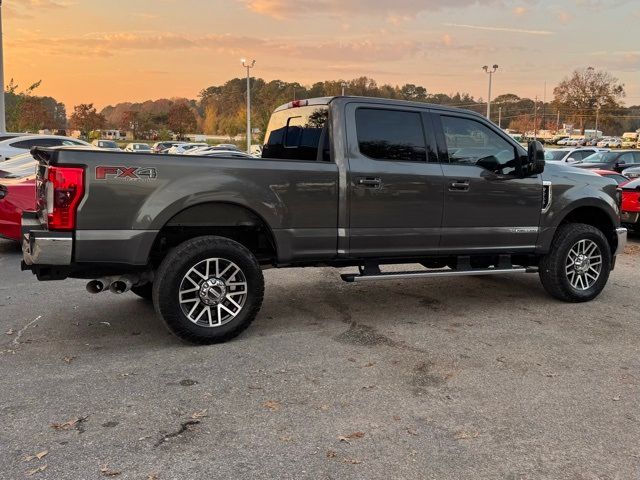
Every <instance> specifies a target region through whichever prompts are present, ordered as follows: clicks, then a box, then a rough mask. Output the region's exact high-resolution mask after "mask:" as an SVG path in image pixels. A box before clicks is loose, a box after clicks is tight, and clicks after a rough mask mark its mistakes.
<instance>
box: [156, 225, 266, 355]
mask: <svg viewBox="0 0 640 480" xmlns="http://www.w3.org/2000/svg"><path fill="white" fill-rule="evenodd" d="M153 293H154V294H153V299H154V300H153V303H154V306H155V308H156V311H157V312H158V313H159V314H160V316H161V317H162V318H163V320H164V321H165V323H166V324H167V326H168V327H169V330H171V332H173V333H174V334H175V335H176V336H178V337H180V338H182V339H183V340H186V341H188V342H191V343H200V344H211V343H219V342H224V341H226V340H229V339H231V338H233V337H235V336H237V335H239V334H240V333H241V332H242V331H243V330H244V329H245V328H247V327H248V326H249V324H250V323H251V322H252V321H253V319H254V318H255V317H256V315H257V314H258V311H259V310H260V306H261V305H262V298H263V295H264V279H263V277H262V270H261V269H260V265H259V264H258V262H257V260H256V258H255V257H254V256H253V254H252V253H251V252H250V251H249V250H247V249H246V248H245V247H244V246H242V245H241V244H239V243H237V242H234V241H233V240H229V239H227V238H222V237H214V236H207V237H198V238H194V239H192V240H188V241H186V242H184V243H182V244H180V245H178V246H177V247H176V248H174V249H173V250H172V251H171V252H170V253H169V254H168V255H167V256H166V257H165V259H164V260H163V262H162V264H161V265H160V268H159V269H158V271H157V272H156V276H155V279H154V283H153Z"/></svg>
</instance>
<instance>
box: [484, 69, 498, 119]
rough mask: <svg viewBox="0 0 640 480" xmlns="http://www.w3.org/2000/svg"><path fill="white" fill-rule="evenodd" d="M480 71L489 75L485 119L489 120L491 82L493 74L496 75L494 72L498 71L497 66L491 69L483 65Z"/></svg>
mask: <svg viewBox="0 0 640 480" xmlns="http://www.w3.org/2000/svg"><path fill="white" fill-rule="evenodd" d="M482 69H483V70H484V73H488V74H489V96H488V97H487V118H488V119H489V120H491V80H492V78H493V74H494V73H496V70H498V65H495V64H494V65H493V67H492V68H491V69H490V68H489V67H488V66H487V65H485V66H484V67H482Z"/></svg>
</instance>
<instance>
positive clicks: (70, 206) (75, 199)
mask: <svg viewBox="0 0 640 480" xmlns="http://www.w3.org/2000/svg"><path fill="white" fill-rule="evenodd" d="M45 189H46V201H47V223H48V224H49V229H50V230H73V229H74V228H75V226H76V209H77V208H78V204H79V203H80V201H81V200H82V197H83V195H84V169H82V168H77V167H49V171H48V174H47V183H46V186H45Z"/></svg>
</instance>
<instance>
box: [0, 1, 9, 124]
mask: <svg viewBox="0 0 640 480" xmlns="http://www.w3.org/2000/svg"><path fill="white" fill-rule="evenodd" d="M3 49H4V47H3V41H2V0H0V87H2V92H1V93H2V94H1V95H0V133H4V132H6V131H7V124H6V117H5V111H4V54H3Z"/></svg>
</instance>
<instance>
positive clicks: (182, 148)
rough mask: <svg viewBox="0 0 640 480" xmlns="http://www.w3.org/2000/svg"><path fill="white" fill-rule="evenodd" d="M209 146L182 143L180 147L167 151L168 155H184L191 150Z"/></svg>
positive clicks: (176, 146)
mask: <svg viewBox="0 0 640 480" xmlns="http://www.w3.org/2000/svg"><path fill="white" fill-rule="evenodd" d="M208 146H209V144H208V143H181V144H179V145H174V146H173V147H171V148H170V149H169V150H167V153H168V154H170V155H184V154H185V153H187V152H188V151H190V150H193V149H196V148H201V147H208Z"/></svg>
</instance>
